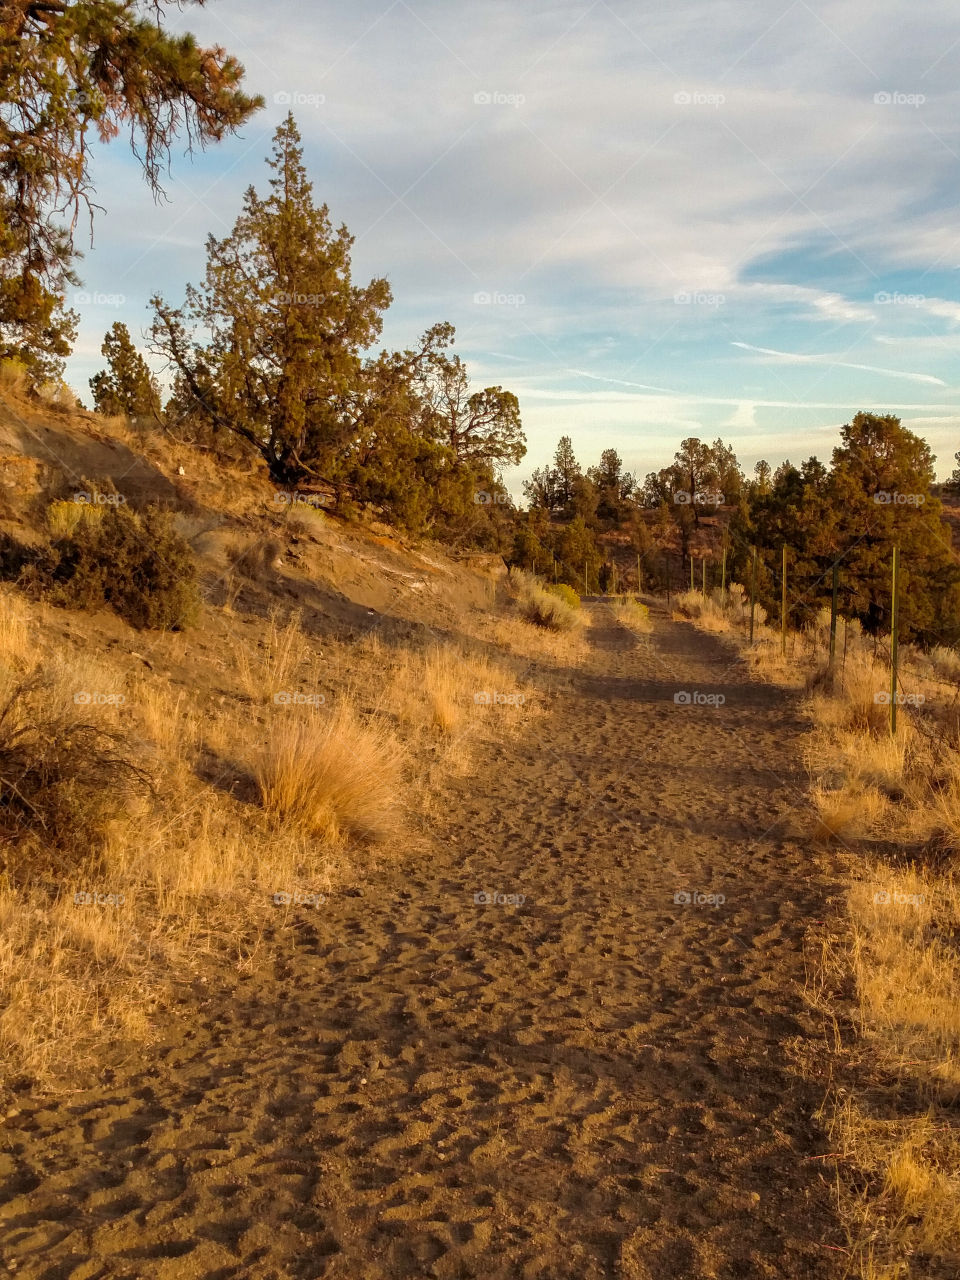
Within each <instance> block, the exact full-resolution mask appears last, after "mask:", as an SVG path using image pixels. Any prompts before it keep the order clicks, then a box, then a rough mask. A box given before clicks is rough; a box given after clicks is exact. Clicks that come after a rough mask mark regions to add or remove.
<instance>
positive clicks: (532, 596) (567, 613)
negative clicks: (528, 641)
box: [509, 569, 583, 632]
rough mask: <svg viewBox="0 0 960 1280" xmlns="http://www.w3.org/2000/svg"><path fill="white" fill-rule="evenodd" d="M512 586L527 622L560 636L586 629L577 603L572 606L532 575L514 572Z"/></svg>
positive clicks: (519, 608)
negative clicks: (560, 633)
mask: <svg viewBox="0 0 960 1280" xmlns="http://www.w3.org/2000/svg"><path fill="white" fill-rule="evenodd" d="M509 585H510V588H511V590H512V591H513V593H514V598H515V600H516V603H517V609H518V612H519V614H520V617H521V618H522V619H523V620H524V622H529V623H532V624H533V625H534V626H535V627H541V628H543V629H544V630H546V631H559V632H570V631H577V630H578V629H579V628H580V627H582V626H583V614H582V613H581V612H580V609H579V607H577V605H576V602H574V603H571V602H570V601H568V600H565V599H564V598H563V597H562V596H561V595H560V594H558V593H555V592H554V591H548V590H547V589H546V587H545V584H544V583H543V582H542V581H541V580H540V579H539V578H537V577H535V576H534V575H533V574H532V573H525V572H524V571H523V570H521V569H512V570H511V571H510V579H509Z"/></svg>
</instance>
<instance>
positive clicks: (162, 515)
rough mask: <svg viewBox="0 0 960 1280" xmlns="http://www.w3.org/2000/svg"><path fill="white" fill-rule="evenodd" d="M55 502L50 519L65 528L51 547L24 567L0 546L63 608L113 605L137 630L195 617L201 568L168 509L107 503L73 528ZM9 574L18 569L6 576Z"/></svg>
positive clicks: (10, 562) (176, 625) (85, 513)
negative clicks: (141, 509)
mask: <svg viewBox="0 0 960 1280" xmlns="http://www.w3.org/2000/svg"><path fill="white" fill-rule="evenodd" d="M68 505H73V504H66V503H55V504H54V507H55V508H56V509H57V510H56V512H55V513H54V515H53V517H52V519H53V522H54V523H55V525H58V526H59V527H61V528H63V529H65V532H63V533H62V534H61V535H60V536H58V537H55V538H54V540H53V542H52V543H51V545H50V546H49V547H45V548H42V549H40V550H39V551H34V552H33V553H32V554H27V555H25V556H24V557H23V558H22V559H21V561H20V563H19V565H18V563H17V556H16V555H15V554H14V552H13V550H12V548H8V547H4V548H2V549H0V552H2V554H0V563H2V564H3V566H4V568H5V569H6V570H7V571H8V575H7V576H15V573H17V572H20V571H21V570H22V569H23V568H27V570H28V571H27V573H26V581H27V584H28V585H33V586H34V588H35V589H37V590H39V591H40V592H42V593H43V594H48V595H49V596H50V598H51V599H52V600H53V601H54V602H55V603H58V604H63V605H67V606H69V607H71V608H81V609H96V608H100V607H102V606H103V605H109V606H110V607H111V608H112V609H114V610H115V611H116V612H117V613H118V614H119V615H120V616H121V617H122V618H125V619H126V621H127V622H129V623H130V624H131V625H132V626H134V627H148V628H157V629H162V630H179V629H180V628H182V627H185V626H187V625H189V624H190V622H192V621H193V620H194V618H195V615H196V612H197V607H198V603H199V597H198V594H197V585H196V566H195V564H194V560H193V554H192V552H191V550H190V547H189V546H188V544H187V543H186V542H185V541H184V539H183V538H182V537H180V535H179V534H178V533H177V532H176V530H175V529H174V528H173V522H172V517H171V516H170V513H169V512H166V511H163V510H161V509H160V508H157V507H151V508H148V509H147V510H146V511H145V512H144V513H143V514H137V513H136V512H135V511H131V510H130V509H129V508H128V507H125V506H120V505H105V506H103V507H97V508H95V509H93V508H92V509H90V510H86V509H85V507H84V506H83V505H81V504H76V505H77V506H78V508H79V510H80V515H79V516H78V517H77V519H76V521H75V522H73V525H72V528H70V527H69V522H68V521H67V520H66V519H65V517H64V516H63V514H62V513H61V511H60V508H62V507H65V506H68ZM10 570H13V571H15V572H14V573H9V571H10Z"/></svg>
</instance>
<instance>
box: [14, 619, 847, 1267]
mask: <svg viewBox="0 0 960 1280" xmlns="http://www.w3.org/2000/svg"><path fill="white" fill-rule="evenodd" d="M591 609H592V611H593V613H594V620H595V626H594V627H593V628H592V631H591V643H592V651H591V655H590V658H589V660H588V662H587V663H586V665H585V666H584V667H583V668H582V669H581V670H579V671H577V672H576V673H574V675H573V678H572V681H571V683H570V685H569V686H567V687H564V688H562V689H559V690H558V691H556V692H554V693H553V694H551V695H549V700H550V705H549V707H548V709H547V710H546V713H545V714H544V715H542V716H539V717H535V718H532V719H531V721H530V736H528V737H527V738H525V739H524V738H521V739H516V740H510V741H507V742H506V743H505V744H504V745H503V746H502V747H501V748H500V749H499V750H498V752H497V757H496V758H495V759H490V760H487V761H485V762H483V763H482V765H481V767H480V769H479V771H478V772H477V773H476V774H475V776H472V777H469V778H464V779H461V780H458V781H456V782H453V783H451V784H450V786H449V792H448V794H447V796H446V797H445V801H444V805H443V817H442V819H441V821H440V822H439V823H438V824H436V827H435V829H434V833H433V847H432V849H431V850H430V851H429V856H424V851H423V850H422V849H417V850H415V851H411V852H410V853H409V854H408V855H407V856H406V857H404V858H400V859H398V860H396V861H393V862H390V863H387V864H385V865H383V866H381V867H380V868H379V869H378V870H377V871H376V872H375V873H374V874H373V875H371V876H370V877H368V878H367V879H366V880H364V881H363V883H362V885H361V886H360V887H359V888H358V889H354V890H350V891H345V892H341V893H333V894H331V895H330V897H329V899H328V901H327V902H326V903H325V904H323V905H322V906H320V907H319V908H313V909H311V908H302V909H301V910H300V912H299V914H297V913H296V912H294V913H292V914H291V915H290V917H289V923H288V925H286V926H281V925H280V924H278V926H277V929H276V932H275V935H274V937H273V939H272V941H271V943H270V945H269V947H268V948H267V949H265V951H263V952H261V958H260V962H259V965H258V966H257V967H256V968H255V969H254V971H253V972H252V973H251V974H246V975H243V976H239V977H238V976H237V975H235V974H234V975H233V976H232V978H231V979H230V981H229V982H224V984H223V985H222V986H221V985H217V986H216V989H211V988H213V987H214V985H215V983H214V977H216V982H217V983H219V981H220V980H219V977H218V976H217V975H214V977H211V979H210V980H209V982H208V986H207V987H205V988H203V991H204V992H205V994H203V995H199V994H198V995H196V996H191V997H190V998H189V999H185V1001H184V1003H183V1004H182V1006H181V1007H180V1010H179V1013H178V1014H177V1015H176V1016H175V1017H173V1018H171V1019H170V1022H169V1025H165V1026H163V1027H161V1028H159V1029H158V1031H159V1041H158V1043H157V1044H156V1045H153V1046H151V1047H150V1050H149V1053H148V1055H147V1058H148V1060H146V1061H142V1062H141V1063H140V1064H138V1065H133V1064H131V1065H128V1066H126V1067H124V1068H122V1069H118V1070H115V1071H111V1072H105V1075H104V1080H102V1081H101V1082H100V1084H98V1086H97V1087H96V1088H95V1089H84V1090H83V1091H79V1092H75V1093H71V1094H66V1095H60V1096H58V1097H56V1098H51V1099H47V1100H43V1099H39V1100H38V1099H36V1098H34V1099H32V1100H31V1099H22V1100H21V1101H20V1102H19V1103H18V1106H19V1107H20V1108H21V1109H20V1111H19V1113H18V1114H16V1115H12V1116H10V1117H9V1118H8V1119H7V1120H6V1121H5V1122H4V1123H2V1124H0V1139H2V1147H0V1150H2V1154H0V1198H2V1200H3V1201H4V1202H5V1203H4V1204H3V1207H2V1208H0V1258H2V1262H3V1265H5V1266H7V1267H8V1268H9V1271H10V1273H11V1274H15V1275H17V1276H19V1277H24V1278H26V1277H29V1278H30V1280H67V1278H68V1277H69V1278H70V1280H100V1278H106V1277H121V1276H123V1277H138V1278H139V1277H144V1278H147V1280H161V1278H162V1280H181V1278H183V1280H193V1278H195V1277H210V1278H216V1280H228V1278H229V1280H232V1278H234V1277H236V1278H240V1277H253V1278H255V1280H267V1278H275V1280H279V1278H280V1277H291V1278H292V1277H297V1278H303V1280H306V1278H310V1277H321V1276H322V1277H330V1278H333V1277H350V1278H356V1280H399V1278H400V1277H403V1278H405V1280H406V1278H407V1277H413V1278H415V1280H418V1278H419V1277H449V1278H451V1280H454V1278H456V1280H474V1278H475V1280H481V1278H482V1280H501V1278H503V1280H506V1278H507V1277H510V1278H512V1277H522V1278H523V1280H533V1277H537V1278H539V1280H554V1278H555V1280H561V1278H563V1280H574V1278H576V1280H600V1278H601V1277H603V1278H607V1277H623V1278H625V1280H667V1278H668V1277H677V1278H679V1277H684V1278H686V1277H691V1278H698V1277H704V1278H707V1277H709V1278H712V1280H734V1278H737V1280H759V1278H760V1277H789V1278H790V1280H798V1278H801V1277H802V1278H806V1277H812V1278H816V1277H829V1276H834V1275H837V1274H838V1271H839V1268H838V1261H837V1260H838V1258H840V1257H841V1256H842V1255H841V1254H839V1253H838V1252H836V1251H835V1250H836V1248H837V1246H840V1245H842V1244H843V1242H844V1241H843V1235H842V1231H841V1230H840V1227H839V1225H838V1223H837V1221H836V1220H835V1217H834V1214H833V1210H832V1193H831V1188H830V1186H829V1184H828V1181H827V1179H826V1177H825V1176H824V1175H825V1170H824V1167H823V1162H821V1161H820V1160H817V1159H813V1158H812V1157H815V1156H817V1155H820V1154H822V1153H825V1152H826V1150H827V1148H826V1146H825V1145H824V1141H823V1137H822V1135H821V1134H820V1132H819V1131H818V1129H817V1127H816V1124H815V1122H814V1121H813V1119H812V1112H813V1111H814V1110H815V1108H816V1107H817V1106H818V1105H819V1103H820V1102H821V1101H822V1097H823V1089H822V1085H821V1084H820V1083H819V1082H818V1081H816V1080H812V1079H809V1078H805V1077H804V1075H803V1074H802V1073H801V1071H800V1069H799V1067H798V1065H797V1064H798V1062H799V1061H800V1060H801V1059H803V1060H809V1058H810V1056H811V1055H810V1053H809V1051H808V1052H806V1053H804V1054H800V1055H798V1054H797V1052H796V1051H795V1050H796V1048H797V1046H798V1045H800V1046H803V1045H804V1044H805V1043H806V1044H808V1045H809V1042H810V1041H815V1040H816V1039H817V1037H818V1036H819V1034H820V1033H819V1030H818V1028H817V1027H816V1025H815V1024H814V1022H813V1020H812V1018H811V1016H810V1014H809V1013H808V1012H807V1010H806V1007H805V1004H804V1000H803V992H802V988H803V984H804V980H805V976H806V972H805V962H804V947H805V942H806V943H809V941H810V940H811V939H815V938H816V935H817V933H818V930H820V929H821V928H822V923H821V922H822V921H823V920H824V917H825V915H827V914H828V913H829V912H830V911H831V910H832V905H831V904H832V902H833V899H834V897H835V896H836V895H837V894H838V893H839V891H840V890H839V884H838V875H837V870H836V868H835V867H834V866H833V865H832V864H831V862H830V859H829V857H828V856H825V855H823V854H822V853H820V852H817V851H815V850H814V849H813V848H812V847H811V846H810V845H809V844H808V843H807V842H805V841H804V840H802V839H800V838H797V837H796V836H792V835H791V834H790V832H791V831H795V830H798V829H799V824H798V822H797V820H796V818H795V817H793V816H792V815H793V814H795V813H803V812H805V811H806V800H805V798H804V786H805V783H804V778H803V774H802V771H801V768H800V764H799V758H798V743H799V739H800V735H801V734H802V732H803V729H804V725H803V721H802V719H801V718H800V716H799V713H798V711H797V708H796V703H795V701H794V699H793V696H792V695H790V694H788V693H785V692H784V691H783V690H780V689H776V688H773V687H770V686H765V685H762V684H759V683H756V682H754V681H751V680H750V679H749V677H748V675H747V674H746V672H745V670H744V668H743V667H742V666H740V664H739V663H738V662H737V661H736V660H735V659H734V658H733V656H732V654H731V652H730V651H729V649H727V648H726V647H725V646H724V645H723V644H722V642H720V641H718V640H717V639H714V638H712V637H710V636H706V635H703V634H701V633H698V632H696V631H694V630H693V629H692V628H691V627H689V626H688V625H686V624H683V623H674V622H670V621H669V620H668V619H667V618H666V616H665V615H664V614H663V613H662V612H661V613H660V614H659V615H658V616H655V632H654V634H653V636H651V637H650V638H649V639H648V640H644V641H641V642H639V643H638V642H637V641H636V640H635V639H634V638H633V637H632V636H631V635H630V634H629V633H628V632H626V631H625V630H624V629H623V628H621V627H619V626H617V625H616V624H615V623H614V622H613V620H612V617H611V616H610V615H609V614H608V613H607V612H606V606H605V605H602V604H598V605H595V606H591ZM679 691H686V692H689V693H690V694H691V695H692V694H694V693H695V692H696V693H700V694H716V693H721V694H723V696H724V697H725V699H726V701H725V703H724V704H723V705H722V706H712V705H709V704H705V703H702V702H699V703H698V702H696V701H691V703H690V704H689V705H679V704H677V703H676V702H675V701H674V695H675V694H676V693H677V692H679ZM545 696H547V695H545ZM479 893H488V894H490V895H497V894H499V895H504V897H505V898H514V897H519V896H520V895H522V896H523V899H524V900H523V901H522V902H519V903H513V902H510V901H505V902H500V901H494V902H491V903H486V904H485V903H482V902H481V903H478V902H477V901H475V895H477V894H479ZM683 895H691V900H689V901H684V900H679V901H678V900H677V899H678V896H679V897H680V898H682V897H683ZM706 895H710V896H712V897H713V898H714V899H716V897H717V896H718V895H722V897H723V899H724V901H723V902H721V903H719V904H715V903H714V902H710V901H698V896H699V897H703V896H706Z"/></svg>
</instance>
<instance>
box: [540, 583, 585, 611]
mask: <svg viewBox="0 0 960 1280" xmlns="http://www.w3.org/2000/svg"><path fill="white" fill-rule="evenodd" d="M544 590H546V591H548V592H549V593H550V595H552V596H558V597H559V598H560V599H561V600H563V601H564V602H565V603H566V604H568V605H569V606H570V608H571V609H579V608H580V597H579V596H578V595H577V593H576V591H574V589H573V587H571V586H568V585H567V583H565V582H554V583H550V584H549V585H548V586H547V587H545V588H544Z"/></svg>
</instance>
